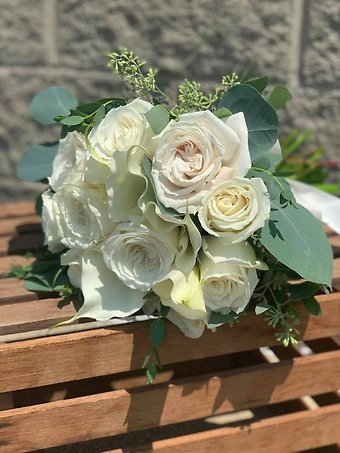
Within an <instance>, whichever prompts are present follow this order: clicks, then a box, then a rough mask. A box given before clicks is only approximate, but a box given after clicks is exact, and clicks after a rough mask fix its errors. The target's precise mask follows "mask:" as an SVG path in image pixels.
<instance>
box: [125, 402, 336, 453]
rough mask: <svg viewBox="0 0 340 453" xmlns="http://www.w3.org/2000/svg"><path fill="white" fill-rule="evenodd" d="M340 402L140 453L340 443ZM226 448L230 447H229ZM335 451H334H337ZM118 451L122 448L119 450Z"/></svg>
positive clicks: (253, 451) (261, 450) (281, 452)
mask: <svg viewBox="0 0 340 453" xmlns="http://www.w3.org/2000/svg"><path fill="white" fill-rule="evenodd" d="M339 426H340V404H334V405H332V406H326V407H322V408H320V409H316V410H313V411H300V412H296V413H292V414H285V415H281V416H278V417H271V418H268V419H264V420H260V421H257V422H254V423H251V424H249V425H247V426H241V427H230V428H220V429H214V430H212V431H207V432H202V433H197V434H189V435H187V436H182V437H177V438H173V439H166V440H161V441H157V442H153V443H152V445H150V446H147V447H145V448H142V447H137V449H132V448H131V449H130V450H129V451H130V452H136V453H137V452H138V453H151V452H155V453H206V452H211V453H219V452H224V451H228V453H229V452H231V453H233V452H235V453H239V452H242V453H248V452H249V453H274V452H275V453H276V452H278V453H295V452H298V451H302V450H311V449H314V448H317V447H322V446H327V445H330V444H337V443H339V442H340V430H339ZM226 448H227V450H226ZM334 451H335V450H334ZM116 452H117V453H119V450H116Z"/></svg>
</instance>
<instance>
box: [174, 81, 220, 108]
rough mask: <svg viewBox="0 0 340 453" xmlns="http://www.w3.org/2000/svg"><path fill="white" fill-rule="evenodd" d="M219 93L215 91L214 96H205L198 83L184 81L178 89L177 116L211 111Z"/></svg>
mask: <svg viewBox="0 0 340 453" xmlns="http://www.w3.org/2000/svg"><path fill="white" fill-rule="evenodd" d="M220 91H221V90H219V89H217V90H215V93H214V94H205V93H203V91H202V90H201V85H200V84H199V83H197V82H195V81H194V80H188V79H185V80H184V83H183V84H182V85H179V87H178V109H177V111H176V112H177V114H180V113H185V112H190V111H201V110H209V109H211V108H212V107H213V106H214V105H215V104H216V102H217V100H218V98H219V94H220Z"/></svg>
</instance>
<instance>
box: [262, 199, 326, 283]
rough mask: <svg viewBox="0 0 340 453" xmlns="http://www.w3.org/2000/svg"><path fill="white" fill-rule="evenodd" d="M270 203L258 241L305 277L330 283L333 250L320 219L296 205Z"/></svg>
mask: <svg viewBox="0 0 340 453" xmlns="http://www.w3.org/2000/svg"><path fill="white" fill-rule="evenodd" d="M271 205H272V211H271V214H270V220H269V221H267V222H266V224H265V226H264V227H263V228H262V230H261V238H260V240H261V243H262V245H263V246H264V247H265V248H266V249H267V250H268V251H269V252H270V253H271V254H272V255H273V256H274V257H275V258H277V259H278V261H280V262H281V263H282V264H284V265H285V266H287V267H289V268H290V269H292V270H293V271H295V272H297V273H298V274H299V275H300V276H301V277H302V278H304V279H305V280H308V281H310V282H314V283H320V284H325V285H328V286H331V283H332V274H333V254H332V249H331V247H330V245H329V242H328V239H327V237H326V235H325V233H324V230H323V226H322V224H321V222H320V221H319V220H317V219H316V218H315V217H314V216H313V214H311V213H310V212H309V211H308V210H307V209H305V208H303V207H302V206H300V205H297V207H294V206H292V205H290V204H287V205H286V206H285V207H282V206H280V203H279V202H278V201H276V200H272V203H271Z"/></svg>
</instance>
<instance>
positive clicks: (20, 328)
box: [0, 299, 75, 335]
mask: <svg viewBox="0 0 340 453" xmlns="http://www.w3.org/2000/svg"><path fill="white" fill-rule="evenodd" d="M58 302H59V303H58ZM74 314H75V309H74V307H73V305H72V304H67V305H64V306H62V305H60V299H43V300H30V301H28V302H21V303H12V304H7V305H1V304H0V335H7V334H13V333H18V332H28V331H31V330H38V329H46V328H49V327H51V328H52V326H53V325H55V324H57V323H58V322H61V321H65V320H66V319H70V318H71V317H72V316H73V315H74Z"/></svg>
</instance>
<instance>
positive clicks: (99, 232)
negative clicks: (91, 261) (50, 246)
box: [54, 184, 115, 249]
mask: <svg viewBox="0 0 340 453" xmlns="http://www.w3.org/2000/svg"><path fill="white" fill-rule="evenodd" d="M54 201H55V203H56V204H57V207H58V210H59V223H60V229H61V232H62V239H61V242H62V243H63V244H64V245H65V246H66V247H69V248H72V247H77V248H82V249H86V248H88V247H93V246H94V245H95V244H97V243H98V242H99V241H101V240H103V238H105V237H106V236H108V235H109V234H110V233H111V232H112V231H113V230H114V228H115V224H114V223H113V222H111V221H110V219H109V217H108V207H107V195H106V192H105V190H104V189H103V188H101V187H96V186H92V185H83V186H76V185H71V184H68V185H65V186H63V187H62V188H61V189H60V190H58V192H56V193H55V195H54Z"/></svg>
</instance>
